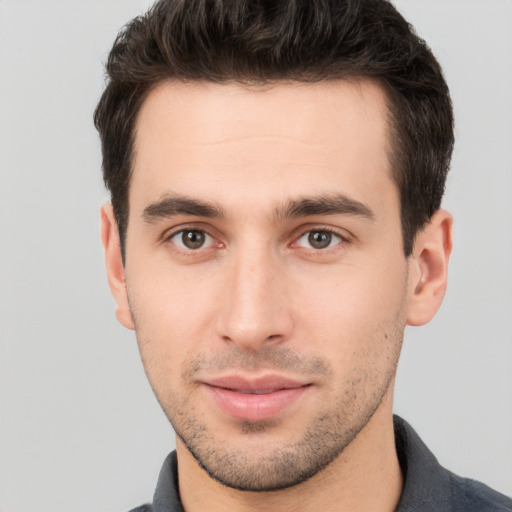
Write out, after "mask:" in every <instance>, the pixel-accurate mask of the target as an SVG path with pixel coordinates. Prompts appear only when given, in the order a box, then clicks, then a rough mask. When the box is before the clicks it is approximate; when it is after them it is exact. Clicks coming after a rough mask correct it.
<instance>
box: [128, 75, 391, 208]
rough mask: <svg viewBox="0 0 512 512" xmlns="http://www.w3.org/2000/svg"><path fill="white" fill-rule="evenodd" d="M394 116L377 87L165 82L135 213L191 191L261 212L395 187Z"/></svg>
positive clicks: (156, 96)
mask: <svg viewBox="0 0 512 512" xmlns="http://www.w3.org/2000/svg"><path fill="white" fill-rule="evenodd" d="M387 118H388V116H387V101H386V96H385V93H384V92H383V90H382V89H381V88H380V87H379V86H378V85H376V84H375V83H373V82H370V81H357V82H354V81H334V80H333V81H324V82H318V83H313V84H303V83H278V84H274V85H271V86H261V85H259V86H251V87H249V86H244V85H240V84H233V83H229V84H213V83H206V82H192V83H183V82H169V83H163V84H160V85H159V86H158V87H156V88H155V89H154V90H153V91H152V92H151V93H150V94H149V95H148V98H147V99H146V101H145V102H144V104H143V106H142V108H141V110H140V112H139V116H138V119H137V123H136V133H135V143H134V150H135V151H134V162H133V175H132V183H131V186H130V207H131V208H132V207H133V206H136V204H137V203H138V202H139V201H140V205H139V206H140V207H141V208H142V207H143V203H144V202H149V201H154V200H155V199H157V197H158V196H159V195H164V194H174V193H178V194H181V193H184V194H190V186H191V185H193V187H194V193H195V194H197V195H199V196H201V195H206V196H208V195H209V194H211V193H212V190H213V189H212V187H216V190H215V194H216V195H217V196H220V197H217V198H216V199H222V198H223V197H224V196H226V197H227V196H228V195H229V192H230V190H231V191H232V192H233V194H235V195H236V194H238V195H240V193H241V192H244V193H247V195H248V196H249V195H253V196H254V197H258V200H259V202H260V203H261V204H263V202H264V200H265V199H266V198H268V199H269V200H270V199H272V198H274V199H276V200H277V199H279V198H281V199H283V197H282V196H283V195H284V194H285V193H290V194H292V195H293V194H295V195H304V192H306V191H307V192H314V190H311V189H312V188H313V189H314V188H315V187H318V188H319V190H318V191H319V192H321V193H325V192H328V190H327V191H326V190H325V188H326V187H330V186H331V185H332V186H333V187H334V188H335V187H337V186H338V185H339V186H341V187H342V189H343V190H340V192H343V193H349V194H351V195H356V196H357V195H358V194H360V193H362V192H363V191H364V190H365V188H366V189H367V188H368V186H370V185H371V187H370V188H372V187H373V188H375V187H378V186H380V185H382V183H383V182H384V181H390V172H389V159H388V133H389V130H388V122H387ZM340 180H341V181H340ZM338 182H339V183H338ZM222 184H224V187H222ZM227 184H229V187H228V190H226V185H227ZM379 184H380V185H379ZM187 187H188V188H187ZM305 189H309V190H305ZM278 196H280V197H278Z"/></svg>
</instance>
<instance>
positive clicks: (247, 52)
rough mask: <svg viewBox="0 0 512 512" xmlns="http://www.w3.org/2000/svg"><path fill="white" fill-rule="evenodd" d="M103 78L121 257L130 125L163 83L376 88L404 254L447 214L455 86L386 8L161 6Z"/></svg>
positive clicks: (219, 0)
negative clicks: (339, 83) (334, 82)
mask: <svg viewBox="0 0 512 512" xmlns="http://www.w3.org/2000/svg"><path fill="white" fill-rule="evenodd" d="M106 70H107V84H106V88H105V91H104V92H103V95H102V97H101V99H100V101H99V103H98V106H97V108H96V111H95V113H94V122H95V125H96V128H97V129H98V131H99V133H100V136H101V142H102V151H103V177H104V181H105V184H106V186H107V188H108V189H109V190H110V193H111V197H112V205H113V208H114V214H115V216H116V220H117V223H118V228H119V234H120V239H121V248H122V250H123V254H124V243H125V237H126V229H127V225H128V213H129V204H128V191H129V184H130V175H131V161H132V149H133V142H134V140H133V139H134V127H135V121H136V118H137V115H138V112H139V110H140V107H141V105H142V103H143V102H144V100H145V98H146V97H147V95H148V93H149V92H150V91H151V90H152V88H153V87H154V86H155V85H157V84H158V83H160V82H162V81H165V80H183V81H191V80H207V81H212V82H219V83H221V82H227V81H230V82H240V83H251V84H254V83H272V82H279V81H281V80H286V81H299V82H316V81H319V80H328V79H346V78H369V79H372V80H375V81H377V82H378V83H379V84H380V85H381V86H382V87H383V88H384V90H385V91H386V93H387V96H388V102H389V114H390V120H391V123H390V125H391V133H390V140H391V145H392V151H391V155H390V163H391V167H392V172H393V179H394V181H395V183H396V185H397V188H398V190H399V195H400V201H401V222H402V234H403V244H404V252H405V255H406V256H409V255H410V254H411V252H412V248H413V244H414V237H415V235H416V233H417V232H418V231H419V230H420V229H421V228H422V227H423V226H424V225H425V224H426V223H427V222H428V221H429V219H430V218H431V216H432V215H433V213H434V212H435V211H436V210H437V209H439V207H440V205H441V199H442V196H443V193H444V187H445V181H446V174H447V172H448V168H449V165H450V159H451V153H452V149H453V142H454V138H453V112H452V105H451V100H450V96H449V91H448V87H447V85H446V82H445V80H444V78H443V74H442V71H441V67H440V66H439V63H438V62H437V60H436V59H435V57H434V56H433V54H432V52H431V51H430V49H429V48H428V46H427V45H426V44H425V42H424V41H423V40H422V39H420V38H419V37H418V36H417V35H416V33H415V31H414V29H413V28H412V27H411V25H409V24H408V23H407V22H406V21H405V20H404V18H403V17H402V16H401V15H400V13H398V12H397V10H396V9H395V8H394V7H393V5H392V4H391V3H390V2H389V1H387V0H273V1H271V0H159V1H157V2H156V3H155V4H154V6H153V7H152V8H151V9H150V10H149V11H148V12H147V13H146V14H145V15H144V16H140V17H137V18H135V19H133V20H132V21H131V22H130V23H129V24H128V25H126V26H125V27H124V28H123V29H122V30H121V32H120V33H119V35H118V36H117V39H116V40H115V42H114V45H113V47H112V50H111V52H110V55H109V58H108V62H107V65H106Z"/></svg>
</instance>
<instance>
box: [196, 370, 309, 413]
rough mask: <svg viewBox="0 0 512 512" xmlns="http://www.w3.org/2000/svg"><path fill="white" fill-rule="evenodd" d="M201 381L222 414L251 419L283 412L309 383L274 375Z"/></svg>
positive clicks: (229, 377) (301, 393) (295, 400)
mask: <svg viewBox="0 0 512 512" xmlns="http://www.w3.org/2000/svg"><path fill="white" fill-rule="evenodd" d="M202 384H203V385H204V387H205V390H206V391H207V393H208V395H209V396H210V397H211V398H212V399H213V402H214V404H215V405H216V406H217V407H218V408H219V409H220V410H221V411H222V412H223V413H224V414H227V415H228V416H230V417H231V418H234V419H236V420H241V421H254V422H256V421H267V420H271V419H274V418H277V417H279V416H280V415H283V414H284V413H285V412H286V411H287V410H289V409H290V408H291V407H292V406H293V405H294V404H296V403H297V402H298V401H299V400H300V398H301V397H302V396H303V395H304V394H305V393H306V392H307V391H308V390H309V388H310V387H311V385H312V384H311V383H302V382H298V381H295V380H291V379H288V378H284V377H282V376H277V375H267V376H263V377H260V378H255V379H251V378H245V377H240V376H236V375H233V376H227V377H222V378H217V379H211V380H207V381H205V382H203V383H202Z"/></svg>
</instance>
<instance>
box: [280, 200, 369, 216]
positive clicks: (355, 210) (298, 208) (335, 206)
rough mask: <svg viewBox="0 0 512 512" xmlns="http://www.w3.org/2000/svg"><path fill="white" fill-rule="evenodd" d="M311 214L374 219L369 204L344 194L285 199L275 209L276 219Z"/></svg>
mask: <svg viewBox="0 0 512 512" xmlns="http://www.w3.org/2000/svg"><path fill="white" fill-rule="evenodd" d="M313 215H355V216H359V217H363V218H365V219H368V220H375V214H374V213H373V211H372V210H371V209H370V207H369V206H367V205H366V204H364V203H362V202H360V201H357V200H355V199H352V198H351V197H348V196H346V195H344V194H328V195H320V196H315V197H303V198H299V199H295V200H291V201H287V202H286V203H285V205H284V206H282V207H279V208H276V210H275V217H276V219H278V220H280V219H283V220H284V219H290V218H300V217H310V216H313Z"/></svg>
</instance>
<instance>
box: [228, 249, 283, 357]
mask: <svg viewBox="0 0 512 512" xmlns="http://www.w3.org/2000/svg"><path fill="white" fill-rule="evenodd" d="M230 259H231V262H230V263H231V264H230V268H229V276H228V278H227V282H226V288H225V290H224V297H223V307H222V308H221V311H220V315H219V319H218V320H219V321H218V333H219V335H220V336H221V337H222V338H223V339H224V340H225V341H230V342H233V343H235V344H237V345H238V346H240V347H241V348H245V349H248V350H257V349H258V348H260V347H261V346H262V345H264V344H267V343H279V342H280V341H284V340H285V339H286V338H287V337H288V336H289V334H290V331H291V316H290V312H289V310H288V304H287V303H286V300H285V295H286V293H285V290H284V288H283V287H284V281H285V279H284V276H283V273H282V272H281V265H282V262H281V261H280V258H279V257H278V256H277V255H276V254H274V253H273V252H272V250H271V249H270V247H269V246H268V244H267V245H265V246H263V244H246V245H244V246H243V247H240V248H239V250H237V251H234V254H232V255H231V257H230Z"/></svg>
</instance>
